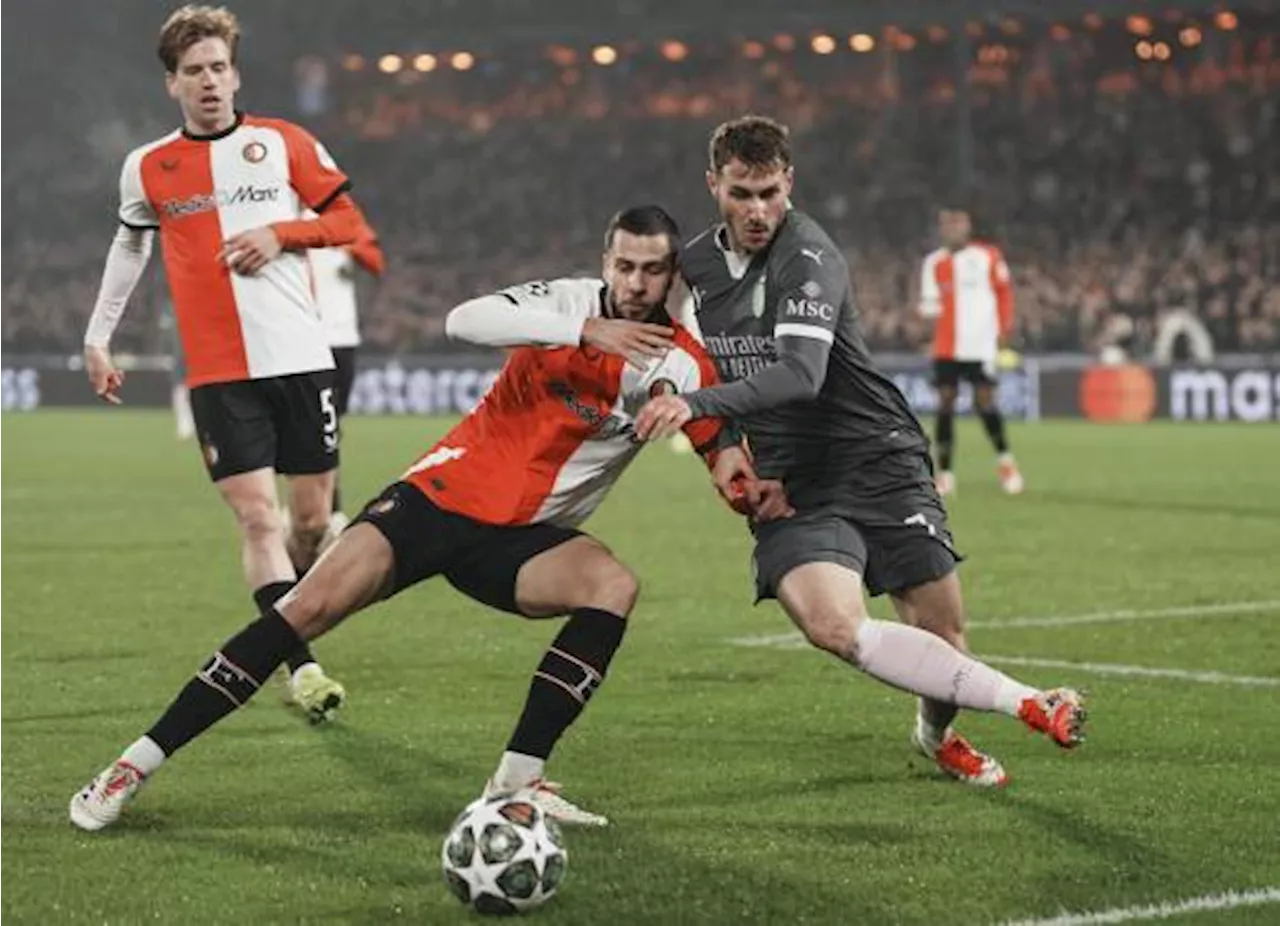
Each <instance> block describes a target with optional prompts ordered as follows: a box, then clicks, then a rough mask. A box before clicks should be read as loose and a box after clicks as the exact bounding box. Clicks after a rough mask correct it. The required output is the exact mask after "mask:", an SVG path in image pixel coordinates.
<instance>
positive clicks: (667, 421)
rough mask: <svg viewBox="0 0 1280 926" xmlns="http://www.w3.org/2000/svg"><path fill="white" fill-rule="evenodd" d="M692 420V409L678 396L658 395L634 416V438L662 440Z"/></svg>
mask: <svg viewBox="0 0 1280 926" xmlns="http://www.w3.org/2000/svg"><path fill="white" fill-rule="evenodd" d="M692 419H693V409H691V408H689V403H688V402H686V401H685V400H684V399H682V398H680V396H678V395H660V396H658V397H657V398H653V399H650V400H649V401H648V402H646V403H645V406H644V408H642V409H640V414H638V415H636V437H638V438H640V440H663V439H664V438H667V437H670V436H671V435H672V434H675V433H676V432H677V431H679V430H680V429H681V428H683V427H684V426H685V425H686V424H688V423H689V422H690V421H691V420H692Z"/></svg>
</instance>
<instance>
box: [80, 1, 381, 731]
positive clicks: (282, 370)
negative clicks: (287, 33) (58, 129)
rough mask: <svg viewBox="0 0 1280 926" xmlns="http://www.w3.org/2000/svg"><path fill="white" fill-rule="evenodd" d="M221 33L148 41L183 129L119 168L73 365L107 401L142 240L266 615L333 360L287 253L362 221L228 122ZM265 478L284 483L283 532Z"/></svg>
mask: <svg viewBox="0 0 1280 926" xmlns="http://www.w3.org/2000/svg"><path fill="white" fill-rule="evenodd" d="M239 37H240V29H239V24H238V23H237V21H236V18H235V16H234V15H233V14H231V13H230V12H228V11H227V10H226V9H224V8H221V7H218V8H213V7H208V6H184V7H182V8H181V9H179V10H176V11H175V12H174V13H173V14H172V15H170V16H169V18H168V19H167V20H166V21H165V23H164V25H163V26H162V28H161V30H160V41H159V47H158V53H159V57H160V60H161V62H162V63H163V65H164V69H165V86H166V88H167V90H168V92H169V95H170V96H171V97H172V98H173V99H174V100H175V101H176V102H177V103H178V107H179V109H180V110H181V112H182V117H183V124H182V126H181V128H179V129H178V130H176V131H173V132H171V133H169V134H168V135H166V136H164V137H163V138H160V139H158V140H156V141H153V142H151V143H149V144H146V145H143V146H141V147H140V148H137V149H136V150H134V151H133V152H132V153H130V154H129V156H128V157H127V158H126V159H125V163H124V169H123V170H122V172H121V176H120V209H119V220H120V227H119V230H118V232H117V234H116V237H115V240H114V241H113V243H112V245H111V250H110V252H109V253H108V255H107V263H106V268H105V270H104V272H103V279H102V286H101V290H100V292H99V295H98V300H97V304H96V305H95V306H94V310H93V315H92V317H91V318H90V320H89V325H88V330H87V332H86V334H85V352H84V356H85V368H86V371H87V373H88V375H89V380H90V383H91V384H92V386H93V388H94V390H95V391H96V392H97V393H98V395H99V396H101V397H102V398H103V399H104V400H106V401H109V402H112V403H118V402H119V401H120V398H119V396H118V394H117V393H118V392H119V390H120V389H121V387H122V385H123V382H124V375H123V374H122V373H121V372H120V371H119V370H118V369H117V368H116V367H115V365H114V363H113V362H112V359H111V354H110V352H109V344H110V340H111V336H112V333H113V332H114V331H115V328H116V326H117V324H118V322H119V320H120V317H121V314H122V313H123V311H124V307H125V304H126V303H127V302H128V300H129V297H130V295H131V294H132V292H133V289H134V287H135V286H136V285H137V282H138V280H139V278H140V277H141V275H142V272H143V270H144V269H145V267H146V263H147V260H148V259H149V257H150V253H151V247H152V241H153V239H154V238H155V237H156V235H157V233H158V235H159V238H160V244H161V247H162V249H163V254H164V266H165V274H166V276H167V277H168V280H169V288H170V291H171V293H172V298H173V305H174V314H175V316H176V318H177V323H178V332H179V335H180V339H181V342H182V353H183V356H184V358H185V360H186V365H187V385H188V386H189V387H190V396H191V407H192V412H193V415H194V418H195V424H196V433H197V435H198V436H199V439H200V445H201V449H202V450H203V454H204V462H205V466H206V468H207V469H208V472H209V476H210V478H211V479H212V480H213V483H214V485H215V486H216V487H217V488H218V491H219V493H220V494H221V495H222V497H223V499H224V500H225V501H226V502H227V505H228V506H229V507H230V508H231V509H232V511H233V512H234V513H235V516H236V522H237V524H238V525H239V527H240V533H241V540H242V561H243V565H244V573H245V578H246V580H247V582H248V584H249V587H250V588H251V589H252V590H253V594H254V599H255V601H257V603H258V604H259V606H260V607H269V606H270V604H271V603H272V602H273V601H275V600H276V599H277V598H279V597H280V595H282V594H283V593H284V591H286V590H287V589H288V588H290V587H291V586H292V585H293V583H294V582H295V580H296V577H297V574H298V573H299V572H301V571H304V570H305V569H306V568H307V567H309V566H310V565H311V563H312V562H314V561H315V558H316V555H317V552H318V547H319V543H320V540H321V538H322V537H323V535H324V531H325V528H326V527H327V526H328V523H329V515H330V506H331V497H332V492H333V478H334V477H333V472H334V469H335V467H336V466H337V463H338V421H337V412H336V409H335V407H334V371H333V367H334V363H333V354H332V353H331V352H330V350H329V342H328V338H327V336H326V334H325V330H324V326H323V325H322V323H321V321H320V315H319V312H318V311H317V308H316V302H315V297H314V295H313V292H312V288H311V273H310V268H309V266H308V264H307V258H306V254H305V251H306V250H307V249H309V248H319V247H328V246H333V245H342V244H349V243H351V242H353V241H355V240H356V237H357V235H358V233H359V232H360V230H361V228H363V227H364V220H363V217H362V216H361V214H360V210H359V209H358V208H357V206H356V204H355V202H354V201H352V199H351V197H350V196H349V195H348V194H347V192H346V191H347V189H348V188H349V186H350V183H349V181H348V180H347V176H346V174H344V173H343V172H342V171H341V170H340V169H339V168H338V165H337V164H335V163H334V161H333V159H332V158H331V157H330V156H329V154H328V152H327V151H325V149H324V147H323V146H322V145H321V144H320V143H319V142H318V141H316V140H315V139H314V138H313V137H312V136H311V135H310V134H308V133H307V132H306V130H304V129H301V128H299V127H298V126H296V125H293V124H291V123H289V122H285V121H284V120H281V119H265V118H259V117H255V116H246V115H244V114H243V113H240V112H238V111H237V110H236V109H235V95H236V92H237V91H238V90H239V89H240V75H239V72H238V71H237V69H236V64H235V60H236V46H237V43H238V40H239ZM308 209H309V210H311V211H312V212H313V213H314V215H313V217H311V218H307V217H306V215H305V211H306V210H308ZM277 473H279V474H281V475H283V476H285V477H286V478H287V480H288V482H289V495H290V499H289V509H290V514H291V517H290V521H291V524H290V529H289V531H288V532H287V535H286V530H285V527H284V524H283V522H282V519H281V517H280V514H279V511H278V503H277V497H276V479H275V477H276V474H277ZM289 667H290V669H291V672H292V674H291V687H292V694H293V698H294V701H295V702H296V703H297V704H298V705H299V706H301V707H303V708H304V709H305V710H306V711H307V713H308V714H309V715H310V717H311V719H312V720H313V721H315V720H321V719H327V718H328V717H329V716H330V715H331V714H332V712H333V711H334V710H336V709H337V707H338V706H340V705H341V703H342V701H343V699H344V698H345V692H344V691H343V690H342V687H341V686H340V685H338V684H337V683H336V682H334V681H333V680H332V679H330V678H328V676H326V675H325V674H324V672H323V671H322V670H321V669H320V667H319V666H318V665H317V664H316V663H315V660H314V659H312V658H311V655H310V653H309V652H308V651H307V650H306V648H305V647H302V648H300V649H299V651H298V652H297V653H296V654H294V655H292V656H291V657H290V659H289Z"/></svg>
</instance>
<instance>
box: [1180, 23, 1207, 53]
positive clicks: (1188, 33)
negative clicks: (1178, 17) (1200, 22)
mask: <svg viewBox="0 0 1280 926" xmlns="http://www.w3.org/2000/svg"><path fill="white" fill-rule="evenodd" d="M1202 38H1203V36H1202V35H1201V34H1200V30H1199V29H1197V28H1196V27H1195V26H1187V28H1185V29H1183V30H1182V31H1181V32H1179V33H1178V41H1180V42H1181V43H1182V44H1183V45H1184V46H1185V47H1187V48H1195V47H1196V46H1197V45H1199V44H1200V40H1201V39H1202Z"/></svg>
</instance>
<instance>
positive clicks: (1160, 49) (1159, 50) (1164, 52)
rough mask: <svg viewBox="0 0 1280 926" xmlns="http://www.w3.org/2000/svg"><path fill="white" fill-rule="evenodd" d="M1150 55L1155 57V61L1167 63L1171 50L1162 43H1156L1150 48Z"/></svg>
mask: <svg viewBox="0 0 1280 926" xmlns="http://www.w3.org/2000/svg"><path fill="white" fill-rule="evenodd" d="M1151 53H1152V54H1153V55H1155V57H1156V60H1157V61H1168V60H1169V58H1170V56H1171V55H1172V54H1173V49H1171V48H1170V47H1169V46H1168V45H1167V44H1165V43H1164V42H1156V43H1155V45H1153V46H1152V47H1151Z"/></svg>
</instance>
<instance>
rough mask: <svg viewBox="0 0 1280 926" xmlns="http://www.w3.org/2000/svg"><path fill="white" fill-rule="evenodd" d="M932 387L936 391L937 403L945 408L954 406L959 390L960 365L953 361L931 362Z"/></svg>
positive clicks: (940, 360) (939, 360)
mask: <svg viewBox="0 0 1280 926" xmlns="http://www.w3.org/2000/svg"><path fill="white" fill-rule="evenodd" d="M933 385H934V386H935V387H936V388H937V390H938V400H939V402H941V403H942V404H943V405H945V406H947V407H950V406H952V405H954V404H955V401H956V392H957V390H958V389H959V388H960V364H959V363H958V362H956V361H955V360H944V359H938V360H935V361H933Z"/></svg>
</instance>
